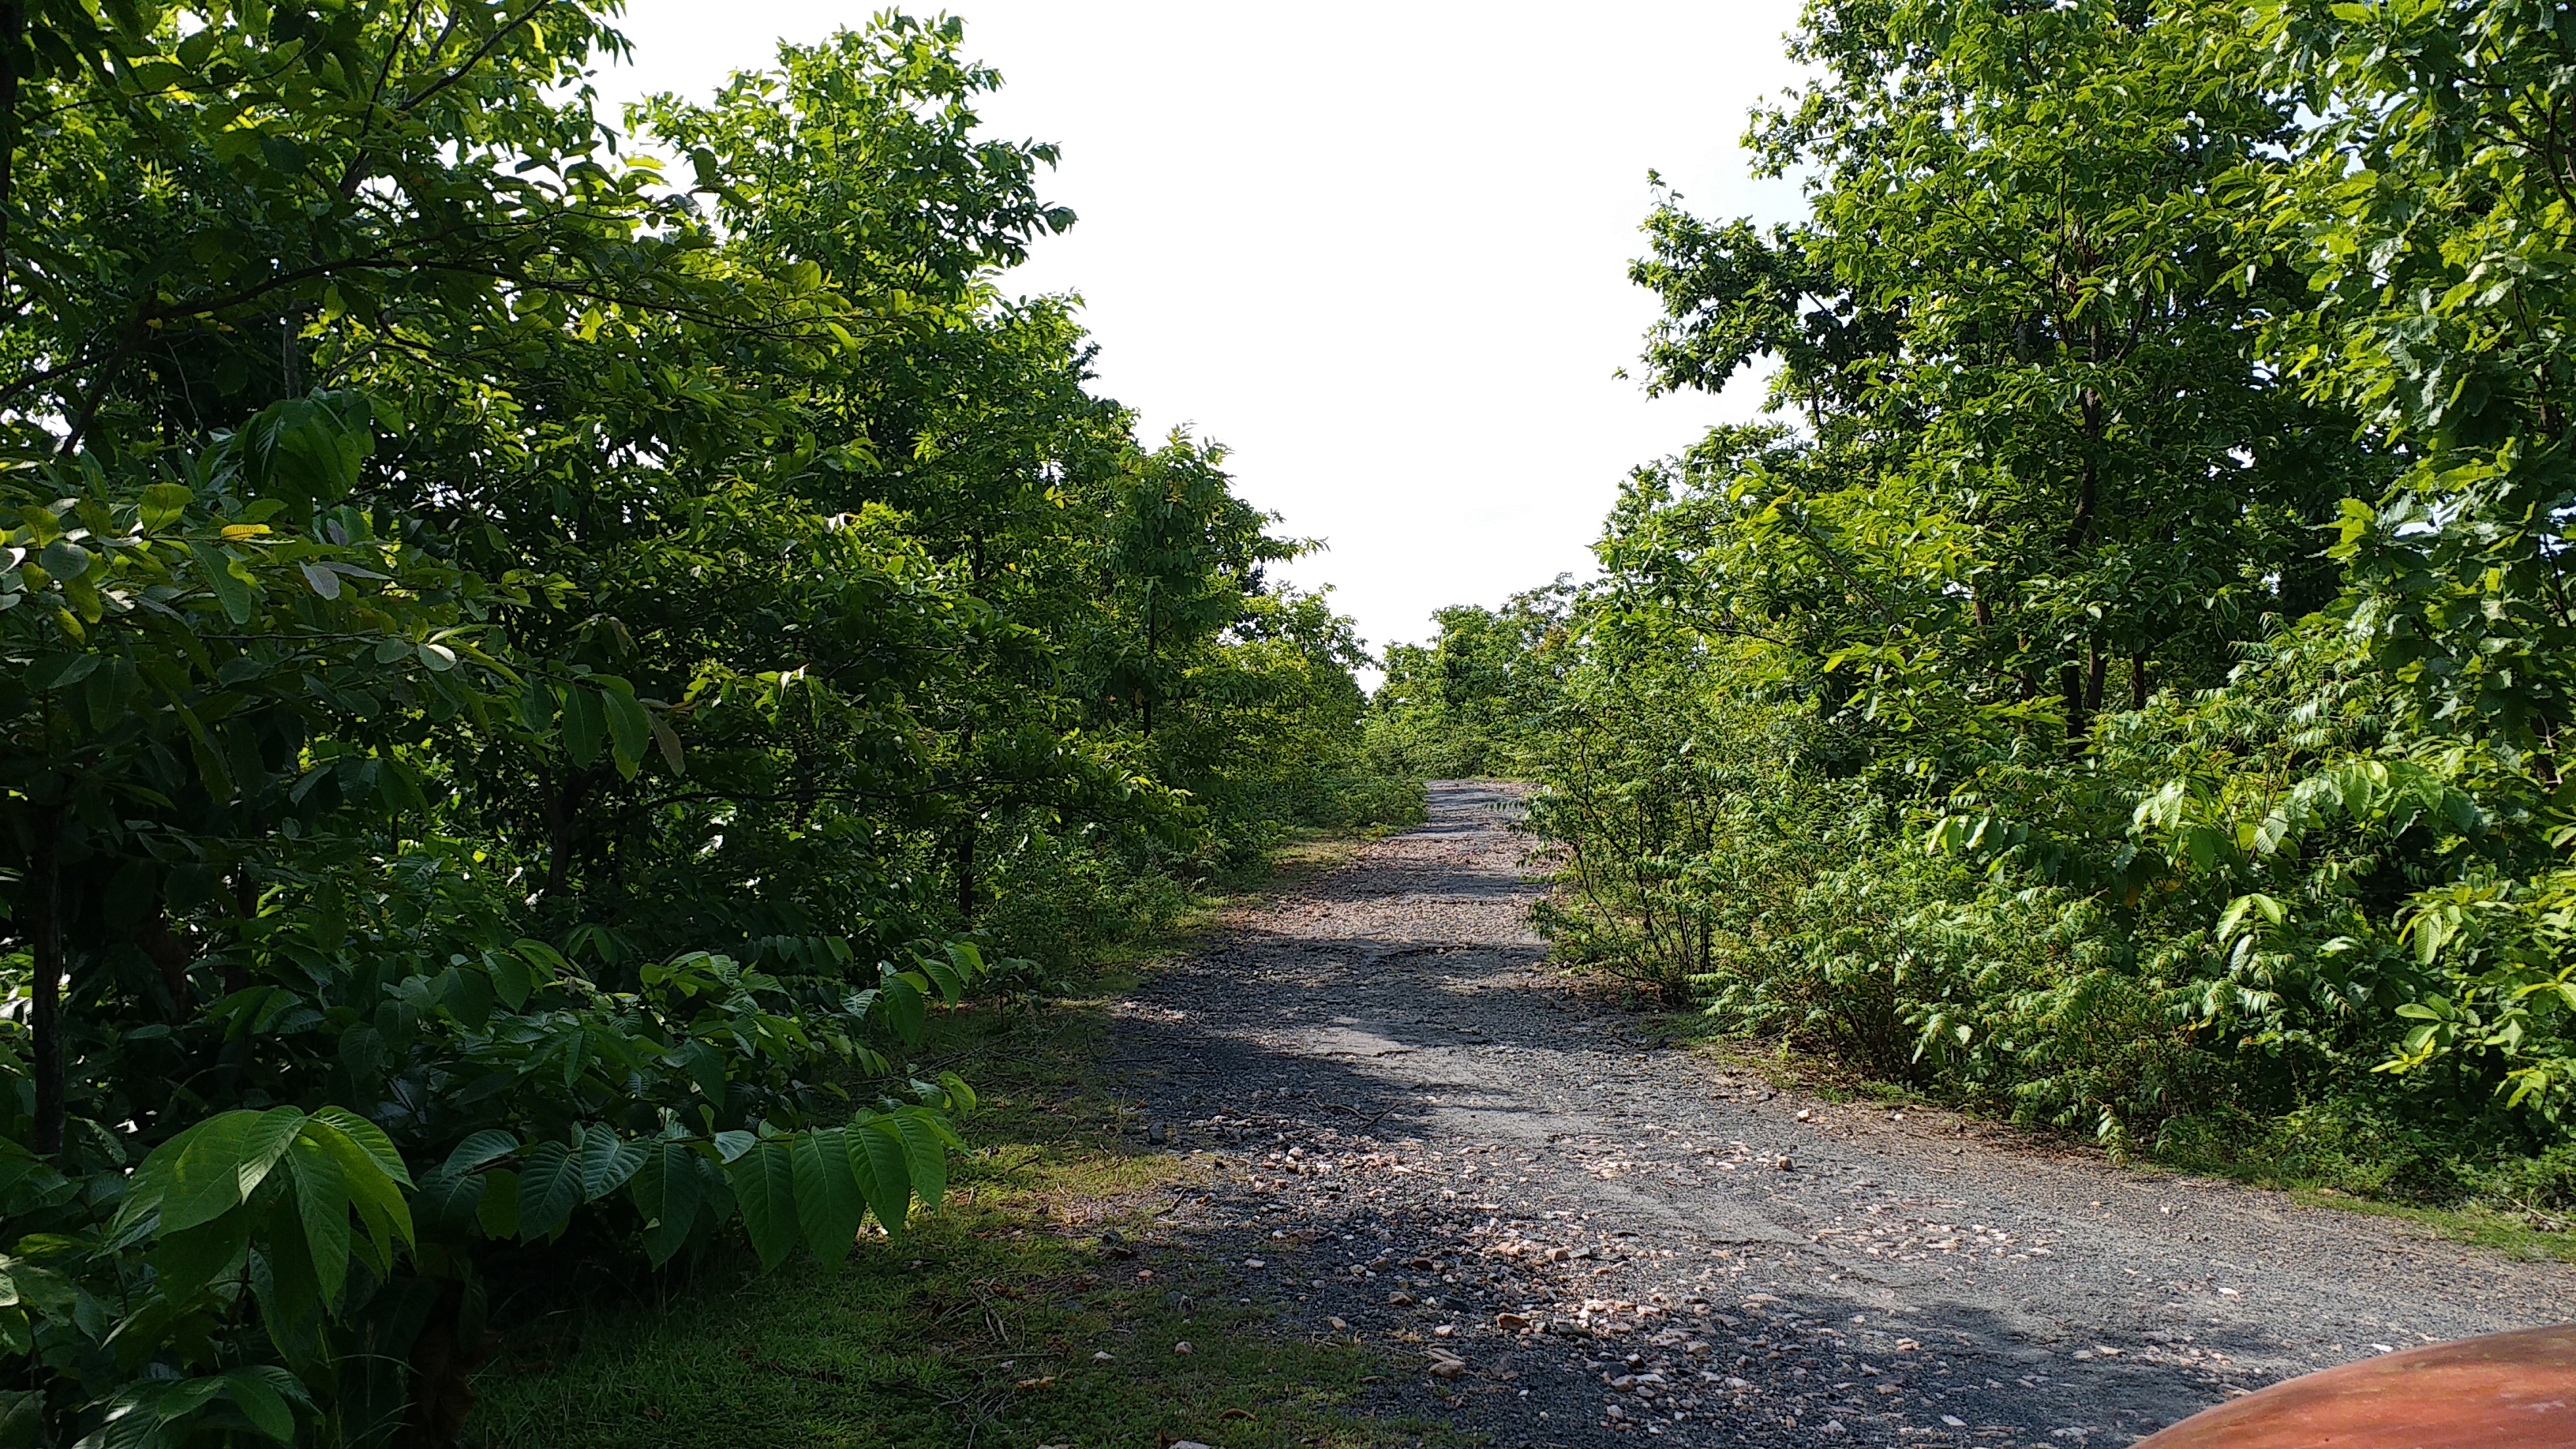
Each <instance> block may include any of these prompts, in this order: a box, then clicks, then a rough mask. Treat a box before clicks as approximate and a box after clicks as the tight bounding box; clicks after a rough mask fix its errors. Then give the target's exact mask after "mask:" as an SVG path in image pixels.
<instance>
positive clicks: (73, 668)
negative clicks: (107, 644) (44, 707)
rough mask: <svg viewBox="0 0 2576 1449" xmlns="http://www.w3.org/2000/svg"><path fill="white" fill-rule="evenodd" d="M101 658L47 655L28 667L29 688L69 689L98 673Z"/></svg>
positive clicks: (91, 655) (93, 655) (92, 655)
mask: <svg viewBox="0 0 2576 1449" xmlns="http://www.w3.org/2000/svg"><path fill="white" fill-rule="evenodd" d="M98 666H99V657H98V656H97V655H95V654H46V655H42V656H39V657H38V658H37V660H36V661H35V662H34V663H32V664H30V665H28V666H27V674H26V680H27V687H28V688H29V689H34V690H47V689H68V688H70V687H71V686H72V685H75V684H78V683H80V682H81V681H82V680H84V679H87V678H89V677H90V675H91V674H93V673H95V672H97V669H98Z"/></svg>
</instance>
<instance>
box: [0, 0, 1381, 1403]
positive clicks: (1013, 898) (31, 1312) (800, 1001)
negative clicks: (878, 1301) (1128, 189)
mask: <svg viewBox="0 0 2576 1449" xmlns="http://www.w3.org/2000/svg"><path fill="white" fill-rule="evenodd" d="M615 8H616V7H615V6H614V5H613V4H610V3H604V0H603V3H592V0H432V3H419V0H406V3H392V0H305V3H272V0H208V3H163V0H116V3H111V4H107V5H103V6H102V5H94V4H88V3H81V0H26V3H19V0H11V3H7V4H0V124H5V126H6V132H5V135H0V527H5V528H6V530H7V534H8V536H7V538H6V539H5V540H0V546H5V555H4V556H0V561H5V572H0V756H5V764H0V769H5V773H6V789H5V791H0V913H5V917H6V925H5V927H0V931H4V932H5V935H6V942H5V951H6V954H5V957H0V984H5V986H6V988H7V992H8V999H9V1009H8V1010H7V1012H6V1013H0V1087H5V1091H0V1222H5V1223H6V1224H7V1228H6V1232H5V1240H0V1358H5V1359H6V1361H8V1362H9V1363H11V1364H12V1365H15V1367H13V1368H11V1370H10V1371H9V1373H8V1375H7V1377H6V1381H5V1385H0V1442H10V1443H18V1442H49V1443H50V1442H62V1443H69V1442H72V1441H74V1440H79V1441H80V1442H83V1443H87V1444H97V1445H107V1444H116V1445H159V1444H170V1445H178V1444H193V1443H204V1442H215V1441H217V1440H222V1441H224V1442H235V1441H238V1440H243V1439H247V1438H252V1437H265V1438H269V1439H275V1440H280V1441H285V1440H295V1441H298V1442H305V1441H310V1442H316V1443H350V1444H377V1443H390V1442H395V1441H397V1440H400V1441H401V1442H406V1443H442V1442H449V1441H450V1440H452V1438H453V1436H454V1435H455V1433H456V1432H457V1429H458V1413H459V1405H460V1404H461V1403H463V1402H464V1401H465V1399H464V1391H463V1380H462V1375H463V1374H464V1373H465V1372H467V1371H469V1370H470V1369H471V1367H472V1355H471V1353H470V1352H467V1351H462V1350H461V1349H459V1346H469V1345H472V1344H474V1343H477V1342H479V1341H480V1338H481V1331H482V1330H481V1325H482V1321H483V1316H484V1314H485V1312H486V1306H485V1305H486V1297H487V1294H486V1284H487V1283H488V1282H489V1281H490V1280H491V1278H492V1276H493V1275H494V1274H495V1273H499V1272H520V1271H546V1270H547V1269H548V1268H550V1267H551V1268H554V1269H555V1270H557V1271H559V1270H560V1265H561V1264H563V1263H564V1262H566V1261H569V1260H573V1259H577V1258H579V1257H581V1256H593V1257H598V1256H605V1257H609V1258H616V1257H620V1256H627V1257H632V1258H634V1259H635V1260H637V1261H639V1262H647V1263H651V1264H657V1265H658V1264H660V1263H662V1262H664V1261H666V1260H669V1259H671V1258H672V1257H674V1256H675V1255H678V1254H683V1253H687V1252H690V1251H692V1250H693V1249H694V1248H696V1247H698V1246H702V1245H704V1244H707V1243H708V1242H710V1241H712V1240H713V1239H714V1238H715V1237H716V1236H717V1235H719V1234H726V1233H732V1232H736V1231H739V1232H742V1233H745V1234H747V1235H748V1237H749V1240H750V1243H751V1246H752V1247H753V1248H754V1249H755V1250H756V1252H757V1254H758V1256H759V1257H760V1259H761V1260H762V1261H763V1262H765V1263H769V1264H773V1265H774V1264H776V1263H777V1262H779V1261H781V1260H782V1259H783V1258H784V1257H785V1256H786V1255H787V1254H788V1253H789V1252H791V1251H794V1250H797V1249H799V1248H800V1247H801V1248H803V1249H807V1250H810V1251H812V1252H813V1253H814V1254H816V1255H817V1256H819V1257H820V1258H822V1259H824V1260H826V1261H830V1260H835V1259H837V1258H838V1257H840V1256H841V1255H843V1254H845V1253H847V1252H848V1251H849V1250H850V1249H851V1247H852V1244H853V1242H854V1240H855V1239H857V1238H858V1236H859V1234H860V1229H861V1227H862V1224H863V1223H866V1222H869V1221H873V1222H874V1223H875V1224H877V1225H878V1226H879V1227H880V1228H881V1229H882V1230H883V1231H884V1232H886V1233H889V1234H900V1233H901V1232H902V1231H903V1229H904V1225H905V1222H906V1219H907V1214H908V1213H909V1212H910V1211H911V1209H912V1205H913V1204H914V1203H915V1202H916V1201H919V1202H927V1203H932V1204H935V1203H936V1202H937V1201H938V1200H939V1198H940V1195H941V1193H942V1190H943V1184H944V1181H945V1173H946V1169H945V1166H944V1163H945V1154H946V1152H947V1151H948V1150H949V1149H950V1148H952V1147H954V1146H955V1145H956V1144H957V1143H958V1141H959V1138H958V1136H957V1132H958V1128H957V1125H956V1124H957V1122H958V1121H959V1120H960V1119H961V1118H962V1116H963V1115H964V1114H965V1113H967V1112H969V1111H971V1110H972V1108H973V1106H974V1094H973V1090H972V1088H971V1087H970V1086H969V1085H968V1084H967V1082H966V1081H964V1080H963V1079H961V1078H960V1077H959V1076H957V1075H956V1074H955V1073H954V1072H948V1071H939V1070H935V1069H934V1068H933V1067H932V1066H931V1065H927V1064H922V1063H919V1062H917V1061H916V1060H915V1059H914V1056H913V1048H914V1047H916V1046H917V1044H918V1043H920V1042H921V1041H922V1040H923V1035H924V1030H925V1023H926V1021H927V1019H928V1016H929V1014H930V1013H931V1012H933V1011H936V1010H939V1009H941V1008H942V1007H943V1006H944V1005H946V1004H949V1003H954V1002H957V1001H959V1000H960V999H962V998H963V997H965V996H966V995H968V994H969V993H987V994H991V993H1000V994H1004V995H1009V994H1013V993H1026V992H1029V991H1031V990H1033V989H1035V988H1036V987H1038V986H1039V985H1040V984H1041V983H1042V982H1043V981H1045V980H1046V979H1048V978H1049V974H1050V973H1052V972H1054V971H1056V970H1059V969H1061V968H1062V967H1063V966H1064V965H1065V964H1066V963H1067V962H1068V961H1070V960H1072V959H1074V958H1076V957H1078V956H1079V955H1080V954H1081V953H1083V952H1085V951H1087V950H1090V949H1092V948H1094V947H1096V946H1097V945H1098V944H1100V943H1101V942H1102V941H1104V940H1106V939H1108V938H1110V937H1113V936H1115V935H1117V934H1119V933H1120V932H1122V931H1133V930H1135V929H1137V928H1138V923H1139V922H1140V921H1150V919H1151V918H1153V917H1154V915H1155V913H1156V912H1158V911H1162V910H1165V909H1167V906H1166V905H1164V904H1162V903H1165V902H1168V900H1169V899H1171V898H1172V895H1173V886H1172V882H1174V881H1179V880H1187V879H1190V878H1193V877H1195V876H1198V875H1201V874H1204V873H1206V872H1208V871H1211V870H1215V869H1219V868H1222V867H1225V866H1227V865H1229V864H1231V863H1233V862H1236V861H1239V860H1242V859H1244V858H1247V857H1248V856H1250V855H1251V854H1253V853H1255V852H1257V851H1258V850H1260V849H1261V848H1263V846H1264V845H1266V844H1267V843H1268V842H1269V841H1271V840H1272V839H1274V838H1275V837H1276V836H1277V834H1278V833H1279V831H1281V830H1282V829H1283V828H1285V827H1286V826H1288V825H1290V824H1292V823H1297V822H1321V823H1331V822H1335V821H1345V820H1348V819H1349V818H1351V817H1352V816H1353V815H1354V813H1365V812H1370V811H1382V810H1388V809H1400V808H1401V802H1400V799H1398V798H1397V796H1396V795H1395V794H1393V793H1391V792H1390V791H1389V790H1388V789H1387V788H1385V787H1383V786H1380V785H1377V784H1374V783H1372V782H1371V781H1369V780H1368V779H1367V778H1366V777H1365V776H1364V775H1363V773H1362V771H1361V770H1360V768H1359V763H1358V750H1359V734H1358V731H1359V724H1360V717H1361V714H1362V711H1363V707H1364V705H1363V700H1362V698H1361V695H1360V692H1359V689H1358V686H1357V685H1356V683H1355V682H1354V680H1353V677H1352V673H1351V671H1352V669H1353V667H1354V666H1356V665H1357V664H1359V663H1360V662H1362V660H1363V659H1364V656H1363V655H1362V653H1361V652H1360V650H1359V647H1358V644H1357V641H1356V639H1355V638H1354V636H1353V634H1352V632H1351V627H1350V625H1349V623H1348V621H1346V620H1342V619H1339V618H1337V617H1336V616H1334V615H1333V614H1332V612H1331V610H1330V609H1329V607H1328V606H1327V605H1326V603H1325V602H1324V600H1322V599H1321V598H1320V597H1314V596H1306V595H1299V594H1295V593H1293V592H1289V591H1286V590H1283V589H1281V588H1279V587H1278V586H1276V585H1275V584H1273V583H1272V582H1271V581H1270V580H1269V579H1268V578H1267V577H1266V575H1265V568H1266V567H1268V566H1270V565H1273V564H1275V563H1277V562H1279V561H1281V560H1285V559H1288V558H1292V557H1294V556H1296V555H1297V554H1298V553H1299V552H1300V551H1301V550H1302V549H1303V548H1304V547H1305V545H1303V544H1301V543H1299V542H1296V541H1293V540H1288V539H1283V538H1280V537H1278V536H1276V535H1275V534H1274V533H1273V532H1272V531H1271V530H1272V526H1273V520H1272V519H1271V518H1269V517H1268V516H1266V515H1264V514H1263V513H1261V512H1260V511H1258V510H1256V509H1254V508H1252V507H1251V506H1249V505H1248V504H1246V503H1245V502H1244V501H1243V500H1242V499H1241V498H1240V497H1239V496H1237V495H1236V494H1235V492H1234V491H1233V489H1232V486H1231V483H1230V480H1229V479H1228V477H1227V475H1226V472H1225V469H1224V453H1223V450H1222V449H1221V448H1218V447H1216V446H1214V445H1212V444H1209V443H1206V442H1203V441H1201V440H1197V439H1193V438H1189V437H1185V436H1176V437H1173V438H1171V439H1168V440H1166V441H1164V442H1162V443H1160V444H1154V443H1149V442H1147V441H1143V440H1140V439H1139V438H1138V437H1137V436H1136V430H1135V425H1134V419H1133V417H1132V416H1131V415H1130V414H1129V413H1128V412H1127V411H1126V410H1125V409H1124V408H1122V407H1121V406H1120V405H1119V404H1117V403H1116V402H1115V401H1113V400H1110V399H1108V398H1105V397H1102V396H1100V395H1099V394H1098V393H1097V392H1096V391H1094V390H1093V388H1092V385H1091V378H1090V371H1089V358H1090V350H1089V344H1088V342H1087V341H1086V340H1085V338H1084V335H1083V333H1082V331H1081V328H1080V326H1079V325H1078V324H1077V322H1076V321H1075V319H1074V315H1073V311H1072V307H1071V305H1070V304H1069V303H1068V302H1067V301H1065V300H1063V299H1057V298H1044V297H1041V298H1026V297H1019V296H1015V295H1012V294H1011V293H1010V292H1009V291H1008V290H1007V284H1006V279H1005V274H1006V273H1007V271H1008V269H1009V268H1010V267H1011V266H1013V265H1014V264H1016V263H1018V262H1019V261H1021V260H1023V259H1024V258H1025V257H1026V255H1027V254H1028V252H1029V249H1030V248H1031V247H1032V246H1034V245H1037V244H1038V243H1039V242H1040V241H1042V240H1043V239H1044V238H1045V237H1047V236H1048V235H1050V234H1052V233H1055V232H1058V231H1061V230H1063V229H1064V228H1066V227H1067V226H1070V225H1071V224H1072V223H1073V217H1072V215H1071V213H1069V212H1068V211H1066V210H1065V209H1064V208H1062V207H1060V206H1056V205H1054V204H1052V203H1050V202H1048V201H1047V200H1046V199H1045V197H1044V195H1043V192H1042V190H1041V187H1042V184H1043V182H1044V178H1045V175H1046V172H1047V168H1048V167H1049V166H1050V165H1051V164H1052V163H1053V162H1054V160H1055V155H1056V153H1055V152H1054V150H1053V149H1052V148H1050V147H1048V146H1045V145H1042V144H1033V143H1014V142H1006V141H999V140H995V139H992V138H991V137H989V136H988V135H986V134H985V133H984V132H983V130H982V128H981V126H980V123H979V121H978V117H977V114H976V105H977V102H978V99H979V97H981V96H982V95H984V94H985V93H987V92H989V91H990V90H991V89H992V88H993V87H994V86H996V85H997V84H998V83H999V77H998V76H996V75H995V74H994V73H993V72H992V71H991V70H990V69H988V68H985V67H982V66H980V65H977V64H975V63H973V62H972V61H971V60H970V59H969V58H968V54H967V52H966V50H965V49H964V44H965V41H964V32H963V28H962V26H961V25H960V24H959V23H958V22H957V21H954V20H946V19H942V20H936V21H921V20H916V19H913V18H910V17H907V16H904V15H900V14H887V15H884V16H881V17H879V18H878V19H876V20H875V21H873V22H871V23H870V24H869V25H867V26H866V27H864V28H861V29H857V30H850V31H844V32H842V33H840V34H838V35H835V36H833V37H831V38H830V39H828V40H825V41H823V42H821V43H819V44H815V45H811V46H802V45H786V46H783V47H782V49H781V50H780V52H779V57H778V64H777V66H776V67H775V68H774V69H772V70H770V71H766V72H762V73H757V74H748V75H743V76H738V77H736V78H735V79H734V80H733V81H732V82H731V83H730V84H729V85H727V86H726V87H725V88H724V89H722V90H721V91H720V92H719V93H717V94H716V95H714V96H713V97H710V98H704V99H690V98H682V97H674V96H663V97H658V98H655V99H653V100H651V101H650V102H648V103H646V104H644V105H641V106H639V107H637V108H635V109H634V110H633V111H632V112H631V113H630V114H629V115H627V116H624V117H603V116H600V115H599V114H597V113H596V110H595V107H594V105H593V101H592V97H591V94H590V92H589V90H588V89H587V86H586V83H585V77H586V76H587V75H588V74H589V73H590V70H591V69H592V67H593V66H594V65H596V64H597V63H598V62H599V61H600V60H602V59H603V58H608V57H613V56H615V55H617V54H619V53H621V52H622V50H623V48H624V44H625V43H624V41H623V40H622V39H621V38H620V37H619V36H618V34H617V33H616V31H615V30H614V29H613V27H612V21H613V18H614V15H613V12H614V10H615ZM657 157H669V158H674V161H673V162H672V163H671V164H669V166H668V169H667V171H666V163H665V162H663V161H661V160H657V159H656V158H657ZM736 1225H738V1227H737V1226H736ZM442 1345H443V1346H444V1347H443V1348H442V1347H441V1346H442ZM450 1350H457V1351H450Z"/></svg>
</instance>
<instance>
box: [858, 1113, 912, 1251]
mask: <svg viewBox="0 0 2576 1449" xmlns="http://www.w3.org/2000/svg"><path fill="white" fill-rule="evenodd" d="M846 1136H847V1140H848V1142H849V1148H850V1171H851V1173H852V1174H853V1175H854V1176H856V1177H857V1178H858V1180H859V1187H860V1188H861V1189H862V1190H863V1191H864V1192H865V1193H866V1195H867V1199H868V1210H869V1211H870V1212H873V1213H875V1214H876V1216H877V1223H878V1225H879V1226H881V1227H883V1228H884V1229H885V1230H886V1231H887V1232H889V1233H901V1232H902V1231H903V1227H904V1220H905V1218H906V1217H907V1216H908V1215H909V1214H910V1212H911V1209H912V1167H911V1148H910V1146H909V1145H908V1144H907V1143H906V1142H905V1141H904V1137H903V1133H902V1132H901V1131H899V1130H897V1129H896V1128H895V1127H894V1126H892V1125H891V1124H889V1123H888V1122H887V1121H886V1120H885V1119H884V1118H882V1117H874V1118H869V1119H867V1120H864V1121H861V1122H857V1123H853V1124H852V1125H851V1126H850V1128H849V1129H848V1132H847V1134H846Z"/></svg>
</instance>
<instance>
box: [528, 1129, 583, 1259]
mask: <svg viewBox="0 0 2576 1449" xmlns="http://www.w3.org/2000/svg"><path fill="white" fill-rule="evenodd" d="M581 1204H582V1191H581V1164H580V1163H579V1162H578V1161H576V1160H575V1159H574V1157H573V1154H572V1149H571V1148H568V1147H566V1146H565V1145H564V1144H562V1143H560V1142H556V1141H553V1140H551V1139H550V1140H548V1141H544V1142H540V1143H538V1144H537V1145H536V1146H534V1147H531V1148H529V1149H528V1150H527V1152H526V1154H524V1155H523V1156H522V1157H521V1158H520V1159H519V1202H518V1206H519V1237H520V1238H521V1239H522V1240H523V1241H527V1242H534V1241H536V1240H537V1239H539V1238H543V1237H551V1236H552V1235H554V1234H556V1233H559V1232H562V1231H563V1227H564V1224H566V1223H568V1222H570V1221H572V1210H573V1209H574V1208H577V1207H579V1206H581Z"/></svg>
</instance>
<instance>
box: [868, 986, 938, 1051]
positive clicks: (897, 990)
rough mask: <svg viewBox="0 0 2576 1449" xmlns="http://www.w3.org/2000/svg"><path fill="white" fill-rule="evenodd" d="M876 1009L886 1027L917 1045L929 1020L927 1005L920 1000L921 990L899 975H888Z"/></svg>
mask: <svg viewBox="0 0 2576 1449" xmlns="http://www.w3.org/2000/svg"><path fill="white" fill-rule="evenodd" d="M877 1008H878V1010H880V1011H882V1012H883V1013H884V1014H885V1019H886V1025H887V1026H889V1027H891V1028H893V1030H894V1034H895V1035H896V1036H899V1037H901V1038H903V1039H904V1040H905V1041H906V1042H910V1043H914V1044H918V1043H919V1042H920V1041H921V1033H922V1028H923V1027H924V1025H925V1024H927V1022H928V1020H929V1016H928V1011H929V1003H928V1002H927V1001H925V1000H924V999H923V998H922V994H921V988H920V987H919V986H918V985H915V984H914V983H913V982H912V981H911V980H910V979H909V978H908V977H906V976H904V975H901V974H893V975H888V976H887V977H886V979H885V984H884V987H883V994H882V995H880V996H879V997H878V998H877Z"/></svg>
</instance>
